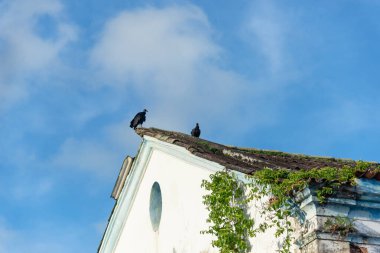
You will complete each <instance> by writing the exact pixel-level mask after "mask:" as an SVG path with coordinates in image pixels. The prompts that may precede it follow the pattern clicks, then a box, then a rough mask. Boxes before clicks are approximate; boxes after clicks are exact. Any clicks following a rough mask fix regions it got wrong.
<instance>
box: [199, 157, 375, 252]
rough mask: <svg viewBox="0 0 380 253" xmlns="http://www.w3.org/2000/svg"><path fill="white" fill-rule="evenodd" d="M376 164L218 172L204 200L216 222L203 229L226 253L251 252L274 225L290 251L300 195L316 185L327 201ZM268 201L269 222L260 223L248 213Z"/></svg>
mask: <svg viewBox="0 0 380 253" xmlns="http://www.w3.org/2000/svg"><path fill="white" fill-rule="evenodd" d="M370 165H371V164H370V163H365V162H361V161H360V162H357V163H356V166H354V167H350V166H344V167H343V168H332V167H325V168H319V169H311V170H297V171H292V170H288V169H275V170H273V169H269V168H265V169H262V170H259V171H257V172H255V173H254V174H253V175H251V176H247V177H246V179H245V180H244V182H243V181H242V180H239V179H238V178H237V177H236V176H235V174H234V173H232V172H231V171H228V170H225V171H219V172H216V173H215V174H212V175H210V180H203V181H202V187H203V188H205V189H206V190H207V191H208V192H209V193H208V194H206V195H205V196H203V203H204V204H205V205H206V207H207V209H208V210H209V217H208V219H207V222H208V223H209V224H210V226H209V227H208V229H207V230H204V231H202V232H201V233H207V234H212V235H214V236H215V238H216V239H214V240H213V241H212V245H213V246H215V247H218V248H219V249H220V252H222V253H229V252H249V251H250V249H251V245H250V243H249V238H251V237H254V236H256V234H257V233H260V232H261V233H262V232H265V231H266V230H267V229H268V228H272V227H274V228H275V233H274V235H275V236H276V237H280V236H281V238H283V240H282V241H283V243H282V248H281V249H280V252H283V253H288V252H290V247H291V245H292V240H293V238H292V232H293V228H292V223H291V220H290V218H291V217H293V216H295V213H296V212H295V209H297V208H298V206H297V203H296V201H295V196H296V195H297V193H299V192H300V191H302V190H304V189H305V188H311V187H312V186H313V188H314V189H315V192H316V195H317V198H318V200H319V202H320V203H321V204H323V203H325V202H326V201H327V199H328V198H329V197H330V196H332V195H334V194H335V193H337V191H338V190H339V189H341V187H342V186H345V185H346V186H354V185H355V184H356V181H355V179H356V176H355V175H356V173H358V172H360V173H363V172H365V170H366V169H367V168H369V166H370ZM374 171H376V172H378V171H380V169H379V168H376V169H374ZM263 200H265V201H264V206H262V207H261V208H260V210H261V213H260V215H261V217H262V218H263V220H264V222H262V223H260V224H255V221H254V220H253V218H252V217H251V216H250V215H249V214H248V213H247V211H248V206H249V205H250V204H251V203H252V202H255V203H259V202H261V203H262V201H263ZM298 209H299V208H298Z"/></svg>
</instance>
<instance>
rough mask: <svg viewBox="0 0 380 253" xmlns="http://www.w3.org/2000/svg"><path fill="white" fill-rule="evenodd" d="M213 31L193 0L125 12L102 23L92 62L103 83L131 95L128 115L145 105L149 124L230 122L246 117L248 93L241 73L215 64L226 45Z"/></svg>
mask: <svg viewBox="0 0 380 253" xmlns="http://www.w3.org/2000/svg"><path fill="white" fill-rule="evenodd" d="M213 38H214V32H213V30H212V27H211V26H210V24H209V21H208V19H207V17H206V15H205V14H204V13H203V11H202V10H200V9H199V8H197V7H195V6H192V5H187V6H172V7H167V8H153V7H149V8H145V9H137V10H132V11H124V12H122V13H120V14H118V15H117V16H115V17H113V18H112V19H110V20H109V21H108V22H106V25H105V27H104V30H103V31H102V32H101V33H100V36H99V39H98V42H97V43H96V45H95V46H94V48H93V50H92V52H91V58H90V61H91V64H92V66H93V67H94V71H93V72H94V73H99V75H100V76H101V78H102V79H103V80H105V81H104V83H105V84H107V85H110V86H111V87H113V88H116V89H119V90H120V91H123V92H120V94H119V96H124V97H119V99H125V97H126V94H133V95H131V96H129V98H132V97H133V99H132V100H129V101H126V103H127V104H128V105H129V107H134V108H138V109H135V110H136V111H134V112H130V117H133V116H134V113H136V112H137V110H142V109H144V108H146V109H148V111H149V112H148V114H147V122H146V126H152V125H153V126H155V127H159V128H167V129H173V130H180V131H187V130H188V131H190V130H191V128H192V127H194V126H193V125H194V124H195V122H199V123H200V124H201V126H202V124H203V126H205V125H206V122H210V123H211V122H213V125H214V128H219V127H217V125H218V124H224V125H225V126H226V127H224V129H228V128H229V127H228V126H235V125H236V124H235V122H237V121H238V119H239V118H242V117H243V116H244V115H243V114H244V110H241V109H240V108H241V106H242V104H244V103H245V102H247V101H249V100H247V99H249V98H250V97H249V95H250V94H248V92H247V91H249V90H248V89H246V87H247V85H248V83H247V81H246V80H244V78H242V77H241V76H240V75H239V74H238V73H235V72H233V71H229V70H226V69H224V68H222V67H220V65H221V64H220V63H221V62H222V59H223V50H222V49H221V47H220V46H219V45H218V44H217V43H216V42H215V41H214V39H213ZM252 86H254V85H251V87H250V88H249V89H250V90H251V91H252V90H254V89H255V88H254V87H252ZM251 91H250V92H251ZM115 99H116V98H115ZM132 103H135V104H139V106H131V104H132ZM221 108H223V109H221ZM256 123H258V124H260V122H256ZM210 125H211V124H210ZM245 126H247V124H246V125H245ZM212 128H213V127H210V130H211V129H212ZM243 128H244V126H243ZM248 128H249V126H247V129H248ZM189 129H190V130H189ZM230 131H231V132H234V130H233V128H232V127H231V128H230ZM241 131H244V130H243V129H241Z"/></svg>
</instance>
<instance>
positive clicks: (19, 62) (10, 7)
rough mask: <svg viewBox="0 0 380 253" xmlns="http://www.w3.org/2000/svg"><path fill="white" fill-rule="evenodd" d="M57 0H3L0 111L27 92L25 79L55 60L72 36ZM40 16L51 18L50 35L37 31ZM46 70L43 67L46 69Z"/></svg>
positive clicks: (0, 36)
mask: <svg viewBox="0 0 380 253" xmlns="http://www.w3.org/2000/svg"><path fill="white" fill-rule="evenodd" d="M62 12H63V7H62V5H61V4H60V2H59V1H58V0H52V1H49V0H37V1H27V0H14V1H4V2H2V3H1V8H0V59H1V61H0V111H1V110H3V109H5V108H8V107H10V106H11V105H12V103H14V102H15V101H17V100H19V99H21V98H24V97H25V96H27V94H28V89H29V87H28V85H30V84H28V83H27V82H26V81H25V79H26V78H27V77H29V76H31V75H39V74H41V72H44V71H46V69H45V68H47V67H49V66H51V65H54V64H57V62H58V61H59V53H60V52H61V51H62V50H63V48H64V47H65V46H66V45H67V43H69V42H70V41H72V40H74V39H75V37H76V32H75V28H74V27H73V26H72V25H70V24H68V23H67V22H66V21H64V18H63V17H62ZM41 17H50V18H51V20H52V21H51V22H55V29H56V31H55V33H56V35H55V36H54V37H44V35H43V34H39V33H38V30H37V29H38V28H39V27H40V26H44V25H46V24H39V23H38V20H39V18H41ZM46 72H47V71H46Z"/></svg>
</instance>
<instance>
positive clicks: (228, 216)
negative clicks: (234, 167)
mask: <svg viewBox="0 0 380 253" xmlns="http://www.w3.org/2000/svg"><path fill="white" fill-rule="evenodd" d="M210 179H211V181H207V180H203V181H202V187H204V188H205V189H206V190H208V191H210V192H211V194H209V195H205V196H203V203H204V204H205V205H206V206H207V210H209V218H208V219H207V222H209V223H212V225H211V226H210V227H209V228H208V229H207V230H204V231H201V233H206V234H212V235H215V236H216V240H213V241H212V245H213V246H214V247H218V248H219V249H220V252H222V253H230V252H231V253H232V252H242V253H243V252H249V250H250V248H251V247H250V244H249V240H248V239H249V237H253V236H254V230H253V225H254V224H253V220H252V219H251V218H250V217H249V215H248V214H247V213H246V210H247V209H248V208H247V204H248V202H249V200H248V199H247V198H245V191H246V189H245V185H244V184H243V183H242V182H241V181H239V180H237V178H236V177H235V175H234V174H232V173H230V172H228V171H220V172H216V173H215V174H212V175H211V176H210Z"/></svg>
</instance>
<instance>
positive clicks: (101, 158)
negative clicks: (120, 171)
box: [51, 138, 120, 176]
mask: <svg viewBox="0 0 380 253" xmlns="http://www.w3.org/2000/svg"><path fill="white" fill-rule="evenodd" d="M119 163H120V159H118V153H117V152H114V150H113V149H112V147H110V145H107V143H106V142H101V141H100V140H97V141H92V140H87V139H81V140H77V139H74V138H69V139H67V140H66V141H65V142H64V143H63V145H62V146H61V148H60V150H59V151H58V153H57V154H56V156H55V157H54V158H53V159H52V160H51V164H52V166H53V167H55V168H65V169H73V170H76V169H80V170H84V171H90V172H93V173H95V174H96V175H100V176H110V172H112V171H115V168H117V166H118V164H119ZM112 176H113V175H112Z"/></svg>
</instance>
